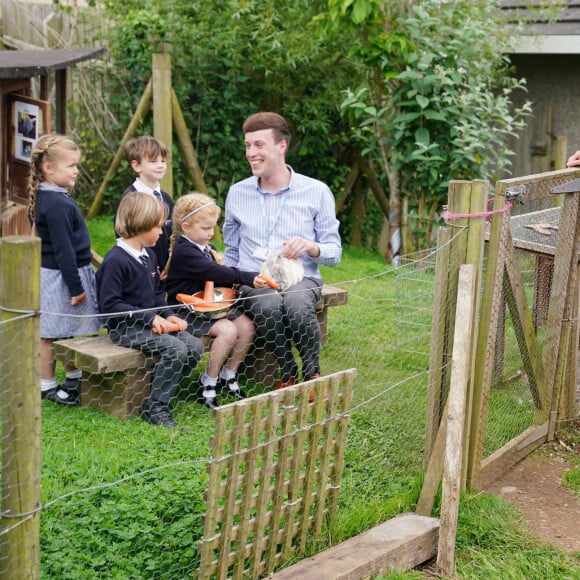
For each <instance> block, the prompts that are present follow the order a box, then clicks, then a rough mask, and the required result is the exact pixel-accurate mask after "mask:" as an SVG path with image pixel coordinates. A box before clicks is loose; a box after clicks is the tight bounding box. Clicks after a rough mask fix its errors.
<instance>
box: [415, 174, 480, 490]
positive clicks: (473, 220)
mask: <svg viewBox="0 0 580 580" xmlns="http://www.w3.org/2000/svg"><path fill="white" fill-rule="evenodd" d="M488 191H489V182H487V181H483V180H475V181H451V182H450V183H449V194H448V196H449V204H448V209H449V212H450V214H451V215H452V216H469V217H451V218H450V219H449V220H448V221H449V222H450V226H452V227H453V228H454V229H452V230H451V238H450V239H449V238H448V239H449V241H448V242H447V243H448V244H449V247H447V248H445V250H444V252H445V255H447V256H448V257H447V258H446V259H445V260H441V263H439V262H438V266H437V267H438V268H439V267H441V268H444V269H445V272H441V271H439V274H437V272H436V280H444V284H443V283H442V284H441V287H439V286H437V288H436V292H441V291H445V296H444V299H443V300H441V298H439V308H442V309H444V310H445V311H444V312H443V313H441V312H439V313H437V321H438V325H437V328H433V331H432V339H431V351H432V352H433V351H434V346H435V347H436V349H437V350H438V351H440V350H441V349H443V353H442V354H441V355H440V356H439V364H441V365H442V367H444V366H445V363H446V362H449V359H450V353H451V352H452V350H453V332H454V328H455V316H456V312H455V304H456V299H457V283H458V279H459V268H460V266H461V265H463V264H473V265H474V266H475V278H476V288H478V287H479V280H480V279H481V271H482V268H483V249H484V227H485V217H484V216H476V217H471V216H472V214H480V213H482V212H484V211H485V208H486V204H487V195H488ZM461 227H464V228H466V231H465V235H460V236H455V235H454V231H460V230H459V229H457V228H461ZM441 239H442V240H443V239H445V238H441ZM435 300H436V304H437V296H436V297H435ZM476 326H477V324H476V321H474V331H475V332H476V331H477V330H476ZM442 334H444V337H443V338H442ZM434 340H436V341H438V342H441V340H444V344H437V345H434V344H433V341H434ZM445 353H446V354H445ZM431 362H432V363H433V362H435V361H433V360H432V361H431ZM431 371H432V372H433V371H435V368H433V366H432V368H431ZM449 375H450V371H445V370H443V371H441V372H438V373H437V376H439V377H440V384H439V385H435V384H433V381H431V382H430V394H429V400H430V408H429V409H428V415H429V417H433V418H435V419H434V420H435V425H433V419H429V421H430V423H431V424H430V425H428V429H427V435H428V441H427V445H426V450H427V452H429V451H430V450H431V447H432V445H433V444H434V441H435V433H436V428H435V426H437V425H439V423H440V421H441V418H442V412H443V408H444V405H445V400H446V397H447V391H448V389H449V378H450V376H449ZM471 384H472V380H470V381H469V385H470V387H469V389H470V390H469V392H468V399H467V400H468V409H469V408H470V407H471V402H472V399H473V395H472V392H471ZM434 390H436V391H438V392H436V393H435V392H434ZM435 405H436V406H437V408H435V407H434V406H435ZM470 416H471V415H470V413H469V412H468V419H467V421H468V424H467V425H466V429H465V437H466V441H465V444H466V445H467V437H468V434H469V430H470V429H469V422H470V419H469V417H470ZM464 461H467V454H465V456H464ZM466 472H467V467H466V466H464V469H463V473H464V484H465V475H466Z"/></svg>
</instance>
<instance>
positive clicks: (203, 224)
mask: <svg viewBox="0 0 580 580" xmlns="http://www.w3.org/2000/svg"><path fill="white" fill-rule="evenodd" d="M219 215H220V208H219V207H218V205H217V204H216V203H215V201H213V199H211V198H210V197H208V196H207V195H204V194H202V193H190V194H187V195H184V196H182V197H180V198H179V199H178V200H177V202H176V203H175V208H174V210H173V234H172V236H171V243H170V261H169V265H168V274H167V279H166V281H165V289H166V290H167V299H168V302H169V303H170V304H178V301H177V299H176V296H177V294H195V293H196V292H199V291H200V290H203V289H204V285H205V282H206V281H208V280H209V281H211V282H214V284H215V286H216V287H217V286H224V287H232V286H237V285H239V284H245V285H248V286H256V287H263V286H265V283H264V282H263V281H262V280H261V279H260V278H259V276H258V272H243V271H241V270H239V269H238V268H230V267H228V266H224V265H222V264H221V260H220V257H219V255H218V253H217V252H216V249H215V247H214V246H212V245H211V244H209V241H210V240H211V239H212V238H213V234H214V229H215V227H216V224H217V220H218V217H219ZM187 320H188V322H189V323H190V324H191V332H192V333H193V334H195V335H197V336H202V335H203V334H207V335H209V336H211V337H213V340H212V344H211V350H210V357H209V361H208V365H207V369H206V371H205V373H203V374H202V375H201V379H200V385H199V392H198V396H199V401H200V402H201V403H202V404H204V405H206V406H207V407H210V408H213V407H215V406H217V399H216V389H217V388H218V387H219V388H220V390H221V391H222V392H224V393H228V394H230V395H232V396H233V397H235V398H237V399H243V398H245V396H246V395H245V393H244V392H243V391H242V389H241V388H240V386H239V384H238V381H237V377H236V375H237V371H238V368H239V366H240V364H241V362H242V361H243V359H244V357H245V356H246V353H247V352H248V349H249V348H250V345H251V344H252V341H253V339H254V323H253V322H252V321H251V320H250V319H249V318H248V317H247V316H246V315H245V314H242V312H241V311H239V310H238V309H236V308H233V309H232V310H231V311H230V312H229V313H228V315H227V316H226V317H224V318H220V319H219V320H208V319H207V318H205V317H203V316H200V315H197V314H195V313H190V314H188V315H187Z"/></svg>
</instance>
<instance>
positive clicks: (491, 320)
mask: <svg viewBox="0 0 580 580" xmlns="http://www.w3.org/2000/svg"><path fill="white" fill-rule="evenodd" d="M505 203H506V200H505V184H504V182H503V181H502V182H498V184H497V185H496V194H495V199H494V204H493V210H494V211H497V212H499V211H500V210H503V209H504V207H505ZM509 227H510V217H509V212H505V213H495V214H494V215H493V218H492V222H491V232H490V238H489V248H488V252H487V265H486V273H485V283H484V290H483V296H482V299H481V311H480V316H479V319H480V322H479V329H478V333H477V344H476V353H475V363H474V369H475V374H474V377H473V405H472V413H473V416H474V417H477V421H474V422H473V423H472V424H471V433H470V437H469V448H468V453H469V458H468V460H467V479H466V483H467V487H476V486H477V478H478V472H479V467H480V464H481V457H482V454H483V443H484V439H485V430H486V417H487V402H488V396H489V389H490V387H491V378H492V374H493V369H494V362H493V361H494V356H495V347H496V337H497V332H498V324H499V319H500V312H501V309H502V308H503V293H502V288H503V276H504V264H505V262H504V256H505V248H506V247H507V243H508V235H509Z"/></svg>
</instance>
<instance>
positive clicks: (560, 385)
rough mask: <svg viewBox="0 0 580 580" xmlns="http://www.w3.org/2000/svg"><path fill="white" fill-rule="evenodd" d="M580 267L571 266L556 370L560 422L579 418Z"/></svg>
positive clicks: (579, 243) (579, 227)
mask: <svg viewBox="0 0 580 580" xmlns="http://www.w3.org/2000/svg"><path fill="white" fill-rule="evenodd" d="M576 247H579V248H580V219H579V220H578V222H577V224H576ZM579 271H580V265H574V264H571V267H570V277H569V279H568V288H567V290H566V302H565V304H564V314H563V318H564V321H563V323H562V335H561V340H560V355H559V357H558V365H557V367H556V380H555V383H554V392H555V398H554V401H553V404H552V411H556V409H557V408H558V405H559V410H560V419H573V418H574V416H575V413H574V407H575V391H576V368H577V362H576V361H577V357H578V346H579V344H578V300H579V295H580V278H579V275H578V274H579Z"/></svg>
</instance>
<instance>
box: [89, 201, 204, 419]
mask: <svg viewBox="0 0 580 580" xmlns="http://www.w3.org/2000/svg"><path fill="white" fill-rule="evenodd" d="M166 219H167V207H166V206H165V204H163V203H162V202H160V201H159V200H157V199H156V198H155V197H153V196H151V195H149V194H147V193H143V192H139V191H133V192H129V193H127V194H125V196H124V197H123V199H122V200H121V202H120V203H119V207H118V210H117V216H116V220H115V230H116V232H117V235H118V236H119V238H118V239H117V245H116V246H114V247H113V248H112V249H111V250H110V251H109V253H108V254H107V255H106V256H105V259H104V260H103V263H102V264H101V266H100V267H99V270H98V271H97V294H98V299H99V310H100V312H102V313H103V314H105V315H107V316H106V318H105V325H106V327H107V329H108V330H109V336H110V338H111V340H112V341H113V342H114V343H115V344H119V345H121V346H127V347H130V348H135V349H137V350H140V351H142V352H143V353H145V354H147V355H155V356H156V357H157V363H156V364H155V366H154V368H153V377H152V380H151V394H150V396H149V397H148V398H147V399H146V400H145V402H144V403H143V407H142V409H141V417H142V418H143V419H144V420H145V421H147V422H149V423H151V424H153V425H163V426H164V427H175V426H176V425H177V424H176V423H175V421H174V420H173V417H172V408H171V404H170V403H171V400H172V399H173V398H174V397H175V395H176V392H177V389H178V388H179V386H180V383H181V381H182V380H183V379H185V378H186V377H188V376H189V375H190V374H191V372H192V371H193V369H194V368H195V367H196V366H197V363H198V362H199V361H200V359H201V357H202V355H203V346H202V344H201V341H200V340H199V339H198V338H196V337H194V336H192V335H191V334H190V333H189V332H187V331H186V329H187V322H186V321H185V320H183V319H182V318H180V317H178V316H176V315H175V312H174V311H173V310H172V309H171V308H170V307H168V305H167V302H166V301H165V296H164V292H163V290H162V288H161V286H160V280H159V268H158V265H157V258H156V257H155V253H154V252H153V250H152V249H151V248H153V247H154V246H155V244H156V243H157V240H158V238H159V236H160V235H161V232H162V227H163V225H164V223H165V220H166Z"/></svg>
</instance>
